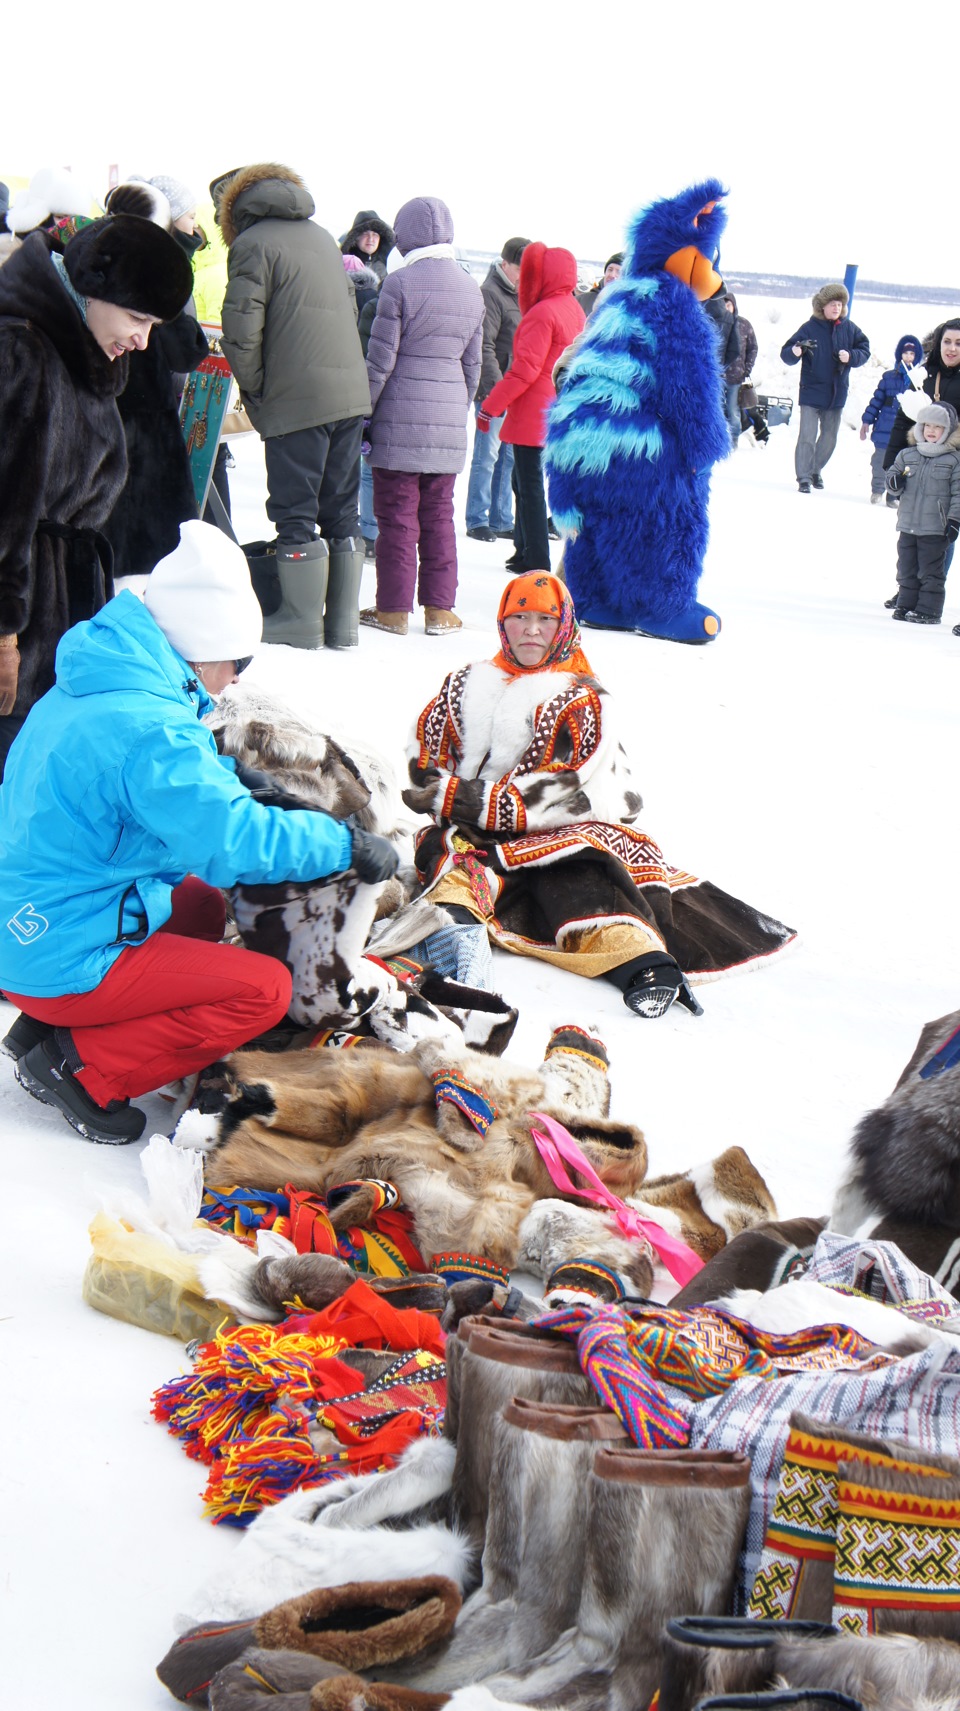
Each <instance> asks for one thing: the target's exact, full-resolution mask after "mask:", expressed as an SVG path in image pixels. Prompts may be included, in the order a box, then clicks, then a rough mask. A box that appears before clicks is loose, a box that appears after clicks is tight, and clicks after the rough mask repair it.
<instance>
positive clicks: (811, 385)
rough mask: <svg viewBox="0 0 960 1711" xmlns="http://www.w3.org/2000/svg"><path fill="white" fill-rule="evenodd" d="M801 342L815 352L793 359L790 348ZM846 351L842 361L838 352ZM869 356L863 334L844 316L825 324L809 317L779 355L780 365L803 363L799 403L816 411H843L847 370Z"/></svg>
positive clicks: (846, 391) (856, 366) (824, 320)
mask: <svg viewBox="0 0 960 1711" xmlns="http://www.w3.org/2000/svg"><path fill="white" fill-rule="evenodd" d="M804 339H812V340H813V342H814V344H815V345H816V350H815V352H814V354H813V355H812V356H807V354H806V352H804V355H803V357H802V358H801V357H796V356H794V354H793V350H792V348H791V347H792V346H793V345H799V344H802V343H803V341H804ZM843 350H845V351H849V352H850V361H849V362H841V361H840V360H839V358H838V356H837V352H838V351H843ZM869 355H870V345H869V343H868V340H867V335H866V333H862V332H861V331H860V328H859V327H857V326H855V325H854V323H853V321H848V320H847V318H846V316H843V317H842V318H841V319H840V320H839V321H828V320H826V319H825V317H822V316H820V315H811V317H810V319H809V321H804V323H803V326H802V327H798V328H797V331H796V332H795V333H793V334H792V335H791V337H790V338H789V339H788V340H787V342H786V344H785V345H784V346H783V349H782V350H781V352H780V360H781V362H786V363H789V364H790V365H791V366H792V365H793V364H794V363H796V362H801V361H802V363H803V368H802V370H801V374H800V403H801V404H812V405H813V406H814V408H815V409H817V410H842V409H843V406H844V404H845V403H846V401H847V393H848V391H849V389H850V370H851V369H852V368H859V367H860V365H861V363H865V362H866V360H867V357H868V356H869Z"/></svg>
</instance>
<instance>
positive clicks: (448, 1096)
mask: <svg viewBox="0 0 960 1711" xmlns="http://www.w3.org/2000/svg"><path fill="white" fill-rule="evenodd" d="M433 1091H434V1096H435V1098H436V1101H437V1109H438V1110H439V1109H440V1106H441V1105H443V1104H447V1105H455V1106H456V1108H457V1110H458V1111H460V1112H461V1113H462V1114H463V1116H464V1117H466V1119H467V1122H468V1123H469V1124H470V1125H471V1126H472V1127H473V1128H474V1129H476V1131H477V1134H478V1135H480V1136H483V1135H485V1134H486V1132H487V1130H488V1129H489V1127H490V1124H491V1123H495V1122H496V1120H497V1118H498V1117H499V1115H500V1113H499V1111H498V1110H497V1107H496V1105H495V1104H494V1103H493V1100H492V1099H488V1098H487V1096H486V1094H485V1093H484V1092H483V1091H482V1089H481V1088H479V1087H475V1086H474V1084H473V1082H471V1081H468V1080H467V1079H466V1076H463V1075H458V1073H457V1071H456V1070H455V1069H438V1070H436V1071H435V1072H434V1076H433Z"/></svg>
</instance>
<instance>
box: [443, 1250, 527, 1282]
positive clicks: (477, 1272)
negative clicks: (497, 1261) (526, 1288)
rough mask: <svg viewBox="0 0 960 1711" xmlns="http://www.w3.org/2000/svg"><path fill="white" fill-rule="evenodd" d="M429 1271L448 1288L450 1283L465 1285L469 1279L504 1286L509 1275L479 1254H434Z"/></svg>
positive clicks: (508, 1279)
mask: <svg viewBox="0 0 960 1711" xmlns="http://www.w3.org/2000/svg"><path fill="white" fill-rule="evenodd" d="M430 1269H431V1271H434V1272H436V1274H437V1276H438V1277H442V1278H443V1281H444V1283H445V1284H446V1285H447V1287H448V1288H449V1286H450V1284H452V1283H465V1282H466V1281H467V1279H468V1278H471V1277H483V1278H486V1279H487V1280H488V1281H489V1282H490V1283H502V1284H505V1285H506V1284H508V1283H509V1282H510V1273H509V1272H508V1271H505V1270H504V1268H503V1266H502V1265H494V1263H493V1261H492V1260H489V1259H484V1258H483V1256H482V1255H481V1254H434V1256H433V1259H432V1261H431V1264H430Z"/></svg>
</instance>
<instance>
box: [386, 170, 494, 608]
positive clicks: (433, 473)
mask: <svg viewBox="0 0 960 1711" xmlns="http://www.w3.org/2000/svg"><path fill="white" fill-rule="evenodd" d="M394 228H395V230H396V236H397V250H398V251H399V252H400V255H401V256H402V257H403V260H402V262H401V264H400V266H399V267H395V268H394V270H393V271H392V272H390V273H388V274H387V277H386V279H385V280H384V283H383V285H382V286H381V288H380V296H379V298H378V300H377V314H376V319H375V321H374V323H373V328H372V330H371V333H370V343H369V345H368V347H367V374H368V376H369V380H370V397H371V399H372V402H373V414H372V416H371V420H370V428H369V440H370V448H371V449H370V454H369V456H370V465H371V468H372V470H373V508H374V511H375V512H376V517H377V523H378V525H379V530H380V533H379V535H378V537H377V604H376V606H375V607H371V608H369V609H368V610H366V611H364V612H361V614H360V622H361V624H369V625H371V626H372V627H373V628H374V629H376V630H389V631H391V632H392V634H393V635H397V636H405V635H406V633H407V621H408V617H409V614H410V613H411V612H412V611H413V595H414V590H415V589H416V591H417V595H418V598H419V601H420V605H421V606H422V607H423V611H424V628H425V630H426V632H427V635H428V636H441V635H443V634H444V633H445V632H446V631H449V630H459V628H460V619H459V618H458V617H457V615H456V613H455V612H454V611H453V603H454V599H455V598H456V592H457V541H456V535H455V533H454V527H453V486H454V482H455V481H456V478H457V475H458V474H459V472H460V470H461V469H462V468H463V466H464V464H465V462H466V458H467V417H468V415H469V413H470V405H471V404H472V402H473V396H474V393H475V392H476V390H477V382H478V380H479V378H480V346H481V337H482V331H483V298H482V296H481V294H480V287H479V286H478V285H477V283H476V281H475V280H473V279H471V278H470V275H469V274H467V273H465V272H464V271H463V269H462V267H461V266H460V264H459V262H458V261H457V259H456V254H455V251H454V249H453V245H452V239H453V220H452V218H451V215H450V210H449V208H448V207H447V205H446V203H445V202H441V201H440V200H439V198H438V197H436V196H415V197H414V198H413V200H412V201H411V202H405V203H404V205H403V207H402V208H401V209H400V212H399V214H398V215H397V217H396V220H395V221H394ZM418 548H419V555H420V567H419V579H418V575H417V552H418Z"/></svg>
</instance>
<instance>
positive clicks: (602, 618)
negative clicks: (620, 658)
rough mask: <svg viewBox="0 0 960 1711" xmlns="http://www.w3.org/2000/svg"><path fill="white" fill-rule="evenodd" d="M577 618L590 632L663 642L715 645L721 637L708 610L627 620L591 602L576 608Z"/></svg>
mask: <svg viewBox="0 0 960 1711" xmlns="http://www.w3.org/2000/svg"><path fill="white" fill-rule="evenodd" d="M577 617H578V619H579V621H580V623H581V624H582V625H585V626H586V628H587V629H590V630H627V631H629V632H630V634H631V635H634V636H653V637H655V638H656V640H658V641H661V642H692V643H701V642H715V641H716V639H717V637H718V635H719V634H720V619H719V617H718V616H717V614H716V612H711V610H710V607H709V606H699V605H698V606H688V607H687V608H686V610H685V611H683V612H679V613H678V614H677V616H676V617H674V618H646V617H639V616H638V617H631V618H626V617H624V616H623V615H622V614H621V613H619V612H615V611H613V610H612V609H611V608H609V607H603V606H601V605H598V604H596V603H594V602H592V601H590V602H587V603H585V606H584V609H583V610H581V608H580V606H578V607H577Z"/></svg>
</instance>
